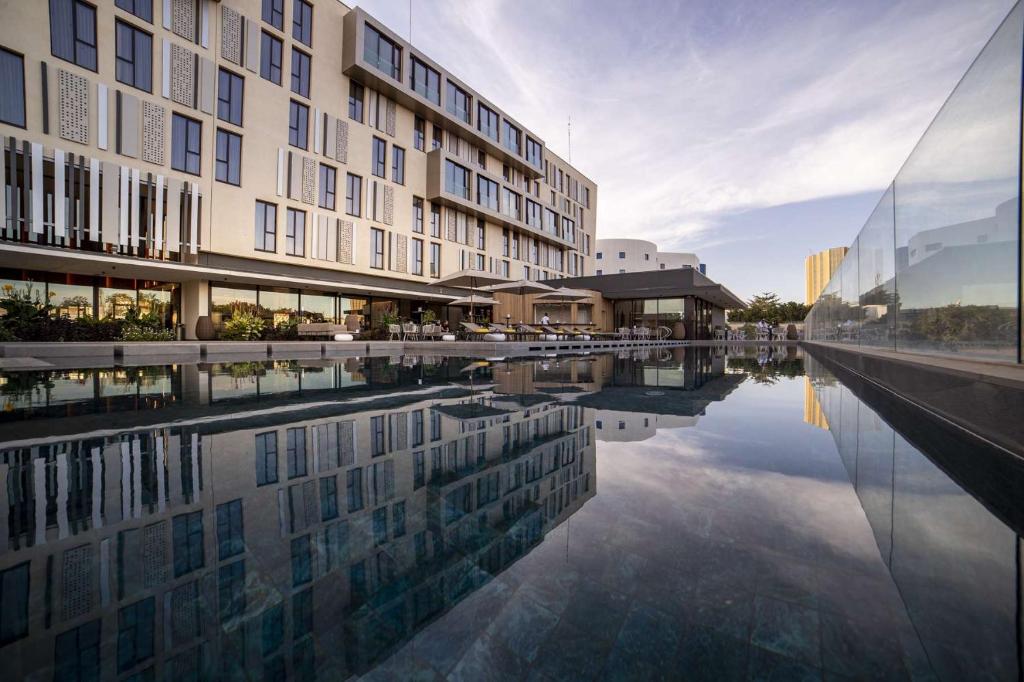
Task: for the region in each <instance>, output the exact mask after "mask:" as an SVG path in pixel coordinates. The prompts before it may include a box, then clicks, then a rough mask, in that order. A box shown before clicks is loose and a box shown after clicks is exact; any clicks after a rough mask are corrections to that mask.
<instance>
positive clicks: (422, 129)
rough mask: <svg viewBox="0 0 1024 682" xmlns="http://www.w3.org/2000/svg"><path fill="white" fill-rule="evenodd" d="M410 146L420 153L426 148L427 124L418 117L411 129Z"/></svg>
mask: <svg viewBox="0 0 1024 682" xmlns="http://www.w3.org/2000/svg"><path fill="white" fill-rule="evenodd" d="M412 146H413V147H414V148H416V149H418V150H420V151H421V152H422V151H424V150H425V149H426V146H427V122H426V121H424V120H423V119H422V118H420V117H419V116H417V117H416V121H415V123H414V124H413V127H412Z"/></svg>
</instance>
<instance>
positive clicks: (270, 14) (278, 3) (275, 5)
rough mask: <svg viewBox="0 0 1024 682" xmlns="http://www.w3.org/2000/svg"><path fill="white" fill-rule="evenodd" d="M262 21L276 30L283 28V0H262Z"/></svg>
mask: <svg viewBox="0 0 1024 682" xmlns="http://www.w3.org/2000/svg"><path fill="white" fill-rule="evenodd" d="M263 21H265V22H267V23H268V24H270V25H271V26H273V27H274V28H276V29H277V30H278V31H281V30H283V29H284V0H263Z"/></svg>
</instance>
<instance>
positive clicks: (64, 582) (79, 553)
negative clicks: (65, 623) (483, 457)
mask: <svg viewBox="0 0 1024 682" xmlns="http://www.w3.org/2000/svg"><path fill="white" fill-rule="evenodd" d="M93 582H94V581H93V549H92V545H81V546H80V547H72V548H71V549H69V550H67V551H66V552H64V561H63V566H62V567H61V610H60V617H61V620H71V619H72V618H77V617H78V616H82V615H85V614H86V613H89V611H91V610H92V595H93Z"/></svg>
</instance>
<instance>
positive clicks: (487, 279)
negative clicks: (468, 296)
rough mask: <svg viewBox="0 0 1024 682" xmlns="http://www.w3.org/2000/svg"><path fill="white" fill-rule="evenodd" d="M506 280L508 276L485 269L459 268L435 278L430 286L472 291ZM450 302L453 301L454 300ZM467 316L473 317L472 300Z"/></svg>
mask: <svg viewBox="0 0 1024 682" xmlns="http://www.w3.org/2000/svg"><path fill="white" fill-rule="evenodd" d="M508 281H509V279H508V277H502V276H501V275H498V274H495V273H493V272H487V271H486V270H459V271H458V272H453V273H452V274H450V275H447V276H445V277H442V278H441V279H438V280H435V281H433V282H431V283H430V284H431V285H432V286H447V287H458V288H461V289H469V290H470V291H471V292H472V291H476V290H477V289H480V288H482V287H485V286H488V285H491V284H502V283H504V282H508ZM452 303H454V301H453V302H452ZM449 305H451V304H449ZM456 305H457V304H456ZM469 316H470V317H473V303H472V302H470V303H469Z"/></svg>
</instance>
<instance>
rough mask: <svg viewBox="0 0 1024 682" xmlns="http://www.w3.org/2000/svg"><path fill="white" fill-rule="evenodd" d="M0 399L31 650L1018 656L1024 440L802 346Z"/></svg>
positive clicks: (118, 667) (337, 371)
mask: <svg viewBox="0 0 1024 682" xmlns="http://www.w3.org/2000/svg"><path fill="white" fill-rule="evenodd" d="M833 372H834V373H833ZM0 403H2V405H3V409H2V410H0V476H2V481H3V482H4V485H2V486H0V495H2V496H3V500H0V515H2V516H3V519H2V522H0V536H2V537H0V655H2V656H3V660H4V662H5V665H6V667H7V669H8V670H7V673H6V674H5V677H7V679H23V678H25V679H51V678H53V679H57V680H64V679H69V680H70V679H75V680H78V679H118V680H126V679H132V680H157V679H160V680H199V679H224V680H231V679H239V680H241V679H296V680H298V679H320V680H334V679H348V678H351V677H360V676H366V677H367V678H369V679H386V680H391V679H396V680H397V679H401V680H407V679H423V680H435V679H441V678H452V679H464V680H492V679H494V680H504V679H530V680H551V681H555V680H568V679H610V680H625V679H644V680H647V679H685V680H688V679H693V680H733V679H735V680H746V679H757V680H762V679H764V680H767V679H773V680H804V679H807V680H812V679H813V680H821V679H828V680H847V679H855V680H864V679H871V680H889V679H893V680H902V679H926V680H963V679H993V680H1004V679H1005V680H1016V679H1020V676H1021V674H1022V672H1021V671H1022V668H1021V660H1022V646H1024V636H1022V625H1021V623H1022V619H1021V613H1022V610H1024V600H1022V596H1021V595H1022V586H1024V573H1022V569H1021V565H1022V558H1024V549H1022V543H1021V539H1020V535H1019V533H1020V529H1021V527H1022V525H1024V503H1022V502H1021V499H1024V498H1021V496H1020V491H1021V490H1022V489H1024V486H1022V482H1024V476H1022V467H1021V464H1020V463H1019V462H1018V461H1017V460H1015V459H1013V458H1012V457H1009V456H1007V455H1006V453H1001V452H997V451H995V450H993V449H992V448H990V447H989V446H987V445H985V444H984V443H981V442H976V441H974V440H973V439H971V438H970V437H969V436H966V435H964V434H961V433H955V432H953V431H952V430H951V428H950V427H948V426H946V425H943V424H941V423H937V422H934V421H933V420H931V418H930V417H928V416H927V415H924V414H919V413H917V412H915V411H914V409H913V408H909V407H908V406H907V405H906V404H904V403H902V402H901V401H899V400H898V399H896V398H894V397H892V396H889V395H886V394H884V393H883V392H882V391H880V390H878V389H877V388H875V387H873V386H872V385H870V384H867V383H865V382H863V381H861V380H860V379H858V378H857V377H853V376H849V375H846V374H845V372H843V371H842V370H839V369H835V368H831V369H830V368H829V367H826V366H825V365H824V364H823V363H821V362H818V361H816V360H815V359H814V358H813V357H811V356H807V355H805V354H804V352H803V351H801V350H798V349H797V348H795V347H784V346H779V347H767V346H766V347H762V348H759V349H754V348H748V349H744V348H725V347H722V348H671V349H655V350H650V351H631V352H622V353H618V354H595V355H578V356H559V357H556V356H551V357H540V358H523V359H515V358H490V359H483V358H448V357H414V356H400V357H368V358H367V357H364V358H356V357H351V358H339V359H337V360H319V359H318V360H294V361H272V362H271V361H266V362H246V363H233V364H230V363H224V364H217V363H213V364H202V365H163V366H156V367H118V368H71V369H54V370H52V371H48V372H27V373H23V372H18V373H8V374H5V375H0Z"/></svg>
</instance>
